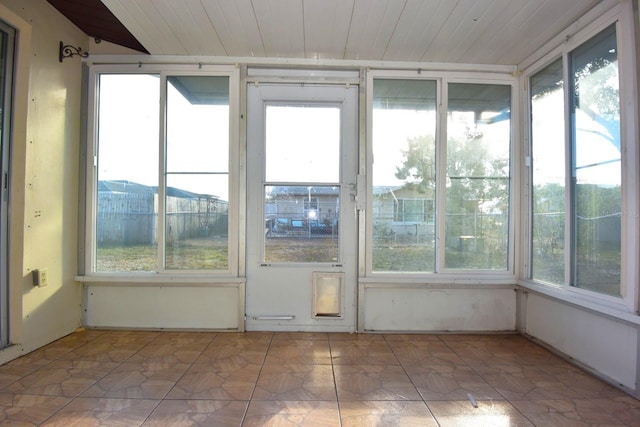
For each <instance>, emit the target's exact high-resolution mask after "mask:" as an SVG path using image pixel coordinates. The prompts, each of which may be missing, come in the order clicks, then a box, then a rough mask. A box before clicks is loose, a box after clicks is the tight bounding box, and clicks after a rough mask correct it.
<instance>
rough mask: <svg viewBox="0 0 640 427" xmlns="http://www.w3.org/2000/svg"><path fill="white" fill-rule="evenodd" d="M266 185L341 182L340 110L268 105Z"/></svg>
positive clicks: (315, 106) (312, 106)
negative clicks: (270, 183)
mask: <svg viewBox="0 0 640 427" xmlns="http://www.w3.org/2000/svg"><path fill="white" fill-rule="evenodd" d="M265 132H266V154H265V177H266V180H267V182H318V183H320V182H322V183H330V182H331V183H337V182H339V181H340V162H339V158H340V109H339V108H338V107H332V106H318V105H267V109H266V130H265Z"/></svg>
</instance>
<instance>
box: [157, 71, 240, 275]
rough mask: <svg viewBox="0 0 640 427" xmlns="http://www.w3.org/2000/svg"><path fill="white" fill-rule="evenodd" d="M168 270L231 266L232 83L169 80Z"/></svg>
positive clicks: (187, 78)
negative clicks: (230, 122) (230, 147)
mask: <svg viewBox="0 0 640 427" xmlns="http://www.w3.org/2000/svg"><path fill="white" fill-rule="evenodd" d="M166 147H167V149H166V156H167V160H166V164H167V171H166V172H167V177H166V194H165V210H166V218H165V255H166V257H165V268H166V269H168V270H172V269H176V270H201V269H216V270H225V269H227V267H228V257H229V254H228V252H229V251H228V237H229V233H228V224H229V222H228V200H229V199H228V198H229V79H228V77H217V76H179V77H169V78H168V85H167V142H166Z"/></svg>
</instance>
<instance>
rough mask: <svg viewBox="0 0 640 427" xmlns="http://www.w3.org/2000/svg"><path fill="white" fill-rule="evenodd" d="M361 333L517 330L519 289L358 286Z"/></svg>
mask: <svg viewBox="0 0 640 427" xmlns="http://www.w3.org/2000/svg"><path fill="white" fill-rule="evenodd" d="M359 303H360V306H361V313H360V324H359V329H360V330H362V331H422V332H443V331H448V332H489V331H494V332H497V331H511V332H515V330H516V292H515V287H513V286H504V287H502V288H496V287H487V286H481V285H478V286H476V287H475V289H474V288H473V287H468V288H460V287H458V288H455V287H452V286H450V285H444V286H442V287H440V288H438V287H434V286H428V287H427V286H421V285H402V284H383V283H366V284H361V285H360V297H359Z"/></svg>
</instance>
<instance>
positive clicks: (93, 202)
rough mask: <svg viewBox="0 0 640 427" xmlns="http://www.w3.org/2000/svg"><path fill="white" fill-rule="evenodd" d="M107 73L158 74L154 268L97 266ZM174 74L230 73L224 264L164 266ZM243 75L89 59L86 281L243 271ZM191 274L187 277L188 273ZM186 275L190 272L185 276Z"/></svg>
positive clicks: (217, 68)
mask: <svg viewBox="0 0 640 427" xmlns="http://www.w3.org/2000/svg"><path fill="white" fill-rule="evenodd" d="M105 74H116V75H120V74H145V75H147V74H156V75H158V76H159V83H158V84H159V85H160V86H159V93H160V99H159V102H160V106H159V115H160V117H159V140H158V150H159V159H158V160H159V164H158V166H157V173H158V221H157V225H156V228H157V230H156V236H157V243H158V251H157V264H156V269H154V270H152V271H140V272H138V271H114V272H103V271H96V252H97V245H96V243H97V236H96V231H97V229H96V225H97V224H96V223H97V195H98V189H97V185H98V181H97V179H98V170H97V164H98V157H97V156H98V119H99V111H98V107H99V90H100V88H99V78H100V76H101V75H105ZM172 76H201V77H209V76H211V77H227V78H228V79H229V154H228V155H229V159H228V186H229V197H228V199H229V200H228V201H227V202H228V217H229V220H228V240H227V244H228V261H227V268H226V269H224V270H222V269H220V270H213V269H207V270H205V269H203V270H179V269H170V270H168V269H166V267H165V247H164V245H165V223H166V212H165V200H164V196H165V194H166V186H167V183H166V130H167V84H168V78H169V77H172ZM239 80H240V73H239V70H238V68H237V67H234V66H222V65H211V66H205V65H195V66H189V65H185V66H181V65H165V64H138V65H133V64H128V65H122V64H118V65H116V64H113V65H111V64H109V65H102V64H101V65H91V66H90V68H89V75H88V94H87V111H88V114H87V117H88V120H87V143H86V188H85V197H86V220H85V227H84V233H85V236H84V240H85V248H86V250H85V251H84V259H83V261H84V272H81V273H82V274H83V276H82V277H81V278H82V280H83V281H92V280H99V281H105V282H109V281H125V282H138V281H142V282H154V281H159V282H162V281H166V280H171V278H172V277H178V278H181V280H184V281H187V282H189V281H195V282H201V281H203V282H206V281H208V282H210V281H211V280H215V278H216V277H219V278H221V279H223V280H224V279H228V278H232V277H240V271H239V268H240V263H239V257H238V254H239V247H240V233H239V229H240V220H239V208H240V206H239V203H240V201H241V197H242V196H241V195H240V194H239V189H240V184H239V180H240V176H239V170H240V164H239V158H240V157H239V156H240V148H239V143H238V141H239V126H238V119H239V116H240V113H239V97H240V94H239ZM189 277H190V278H191V279H188V278H189ZM185 278H187V279H186V280H185Z"/></svg>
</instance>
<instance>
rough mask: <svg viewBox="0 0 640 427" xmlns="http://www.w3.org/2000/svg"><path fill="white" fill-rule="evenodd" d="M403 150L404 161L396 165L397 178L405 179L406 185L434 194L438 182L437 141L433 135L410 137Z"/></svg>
mask: <svg viewBox="0 0 640 427" xmlns="http://www.w3.org/2000/svg"><path fill="white" fill-rule="evenodd" d="M407 142H408V145H409V147H408V148H407V150H404V151H403V152H402V154H403V156H404V162H403V163H402V165H400V166H398V167H396V178H398V179H402V180H405V185H404V187H405V188H406V189H409V190H414V191H418V192H419V193H422V194H433V191H434V189H435V182H436V143H435V140H434V138H433V136H431V135H428V136H420V137H417V138H412V139H409V140H408V141H407Z"/></svg>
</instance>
